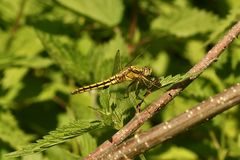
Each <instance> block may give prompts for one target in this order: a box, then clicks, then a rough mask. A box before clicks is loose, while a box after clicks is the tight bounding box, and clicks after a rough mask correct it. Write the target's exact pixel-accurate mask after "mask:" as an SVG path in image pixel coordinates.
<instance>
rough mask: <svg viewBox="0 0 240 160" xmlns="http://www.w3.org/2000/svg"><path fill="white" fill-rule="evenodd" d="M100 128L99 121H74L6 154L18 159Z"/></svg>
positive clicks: (100, 123)
mask: <svg viewBox="0 0 240 160" xmlns="http://www.w3.org/2000/svg"><path fill="white" fill-rule="evenodd" d="M100 127H102V122H101V121H75V122H72V123H70V124H68V125H65V126H63V127H60V128H57V129H56V130H55V131H51V132H50V133H49V135H47V136H44V137H43V139H40V140H37V142H36V143H32V144H30V145H27V146H25V147H24V148H23V149H21V150H18V151H15V152H12V153H9V154H7V155H6V156H8V157H18V156H23V155H28V154H33V153H37V152H41V151H44V150H46V149H47V148H49V147H52V146H54V145H57V144H60V143H63V142H65V141H67V140H69V139H72V138H75V137H77V136H80V135H82V134H84V133H86V132H89V131H91V130H94V129H97V128H100Z"/></svg>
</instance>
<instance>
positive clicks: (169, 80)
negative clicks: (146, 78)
mask: <svg viewBox="0 0 240 160" xmlns="http://www.w3.org/2000/svg"><path fill="white" fill-rule="evenodd" d="M191 76H192V75H188V74H184V75H180V74H177V75H175V76H172V75H169V76H167V77H160V81H159V83H160V84H161V87H165V86H167V85H170V84H175V83H178V82H181V81H183V80H185V79H187V78H190V77H191Z"/></svg>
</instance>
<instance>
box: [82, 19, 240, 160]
mask: <svg viewBox="0 0 240 160" xmlns="http://www.w3.org/2000/svg"><path fill="white" fill-rule="evenodd" d="M239 33H240V22H238V23H237V24H235V25H234V26H233V27H232V28H231V29H230V30H229V32H228V33H227V34H226V35H225V36H224V37H223V38H222V39H221V40H220V41H219V42H218V43H217V44H216V45H215V46H214V47H213V48H212V49H211V50H210V51H209V52H208V53H207V55H206V56H205V57H204V58H203V59H202V60H201V61H200V62H199V63H197V64H196V65H195V66H194V67H193V68H191V69H190V70H189V72H188V74H193V75H194V76H193V77H191V78H190V79H189V80H186V81H184V82H181V83H178V84H176V85H174V86H173V87H171V88H170V89H169V90H168V91H167V92H166V93H164V94H163V95H162V96H160V98H159V99H158V100H156V101H155V102H153V103H152V104H150V105H149V106H148V107H147V108H146V109H145V110H143V111H142V112H141V113H139V114H136V115H135V116H134V117H133V119H132V120H131V121H129V122H128V123H127V124H126V125H125V126H124V127H123V128H122V129H121V130H119V131H118V132H117V133H115V134H114V135H113V136H112V138H111V140H107V141H105V142H104V143H103V144H102V145H100V146H99V147H98V148H97V149H96V150H95V151H94V152H93V153H91V154H89V155H88V157H86V158H85V160H91V159H97V158H98V157H100V156H101V155H102V154H104V153H106V152H108V150H109V149H111V147H113V146H116V145H118V144H120V143H121V142H122V141H123V140H125V139H126V138H127V137H128V136H129V135H131V134H133V133H134V132H135V131H136V130H137V129H138V128H139V127H140V126H141V125H142V124H143V123H144V122H146V121H147V120H148V119H150V118H151V117H152V116H153V115H154V114H156V113H157V112H158V111H159V110H160V109H162V108H163V107H164V106H166V104H168V103H169V102H170V101H171V100H172V99H173V98H174V97H175V96H177V95H178V94H179V93H180V92H181V91H182V90H183V89H184V88H186V87H187V86H188V85H189V84H190V83H191V82H192V81H193V80H194V79H195V78H196V77H197V76H199V75H200V74H201V73H202V72H203V71H204V70H205V69H206V68H207V67H209V66H210V64H212V63H213V62H214V61H216V60H217V58H218V57H219V56H220V55H221V54H222V53H223V51H224V49H225V48H226V47H228V45H229V44H230V43H231V42H232V41H233V40H234V39H235V38H236V37H237V36H238V35H239Z"/></svg>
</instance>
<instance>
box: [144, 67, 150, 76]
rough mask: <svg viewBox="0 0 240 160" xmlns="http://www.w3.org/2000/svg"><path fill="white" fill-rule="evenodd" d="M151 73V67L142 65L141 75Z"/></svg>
mask: <svg viewBox="0 0 240 160" xmlns="http://www.w3.org/2000/svg"><path fill="white" fill-rule="evenodd" d="M151 73H152V69H151V68H149V67H146V66H145V67H143V75H144V76H150V75H151Z"/></svg>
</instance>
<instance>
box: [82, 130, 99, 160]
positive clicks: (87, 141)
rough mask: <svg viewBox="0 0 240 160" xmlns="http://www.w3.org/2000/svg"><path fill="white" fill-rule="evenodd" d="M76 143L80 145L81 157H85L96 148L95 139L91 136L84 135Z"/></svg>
mask: <svg viewBox="0 0 240 160" xmlns="http://www.w3.org/2000/svg"><path fill="white" fill-rule="evenodd" d="M77 141H78V142H79V145H80V150H81V154H82V156H83V157H85V156H87V155H88V154H89V153H91V152H92V151H94V149H96V148H97V141H96V139H95V138H94V137H93V136H91V134H89V133H86V134H83V135H82V136H80V137H78V138H77Z"/></svg>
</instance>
